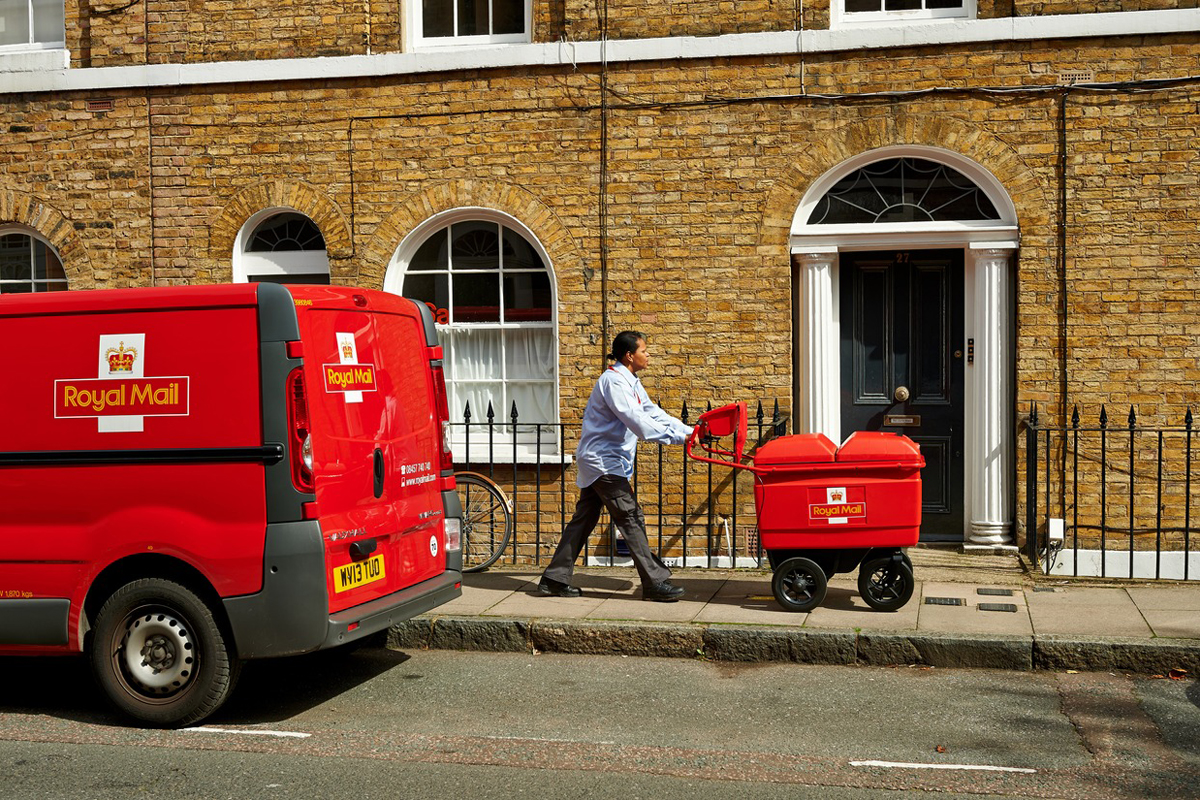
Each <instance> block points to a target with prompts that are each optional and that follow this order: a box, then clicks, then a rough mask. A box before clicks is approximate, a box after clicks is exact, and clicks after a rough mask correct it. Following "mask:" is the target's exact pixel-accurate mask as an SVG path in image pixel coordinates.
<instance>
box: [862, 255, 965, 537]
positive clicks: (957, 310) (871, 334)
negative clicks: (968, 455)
mask: <svg viewBox="0 0 1200 800" xmlns="http://www.w3.org/2000/svg"><path fill="white" fill-rule="evenodd" d="M839 295H840V309H839V310H840V312H841V369H842V436H843V437H846V436H849V435H850V433H851V432H852V431H858V430H870V431H874V430H885V431H896V432H898V433H903V434H904V435H906V436H908V437H909V438H911V439H912V440H913V441H915V442H917V443H918V444H919V445H920V446H921V454H922V455H924V456H925V465H926V466H925V469H924V470H922V472H921V491H922V498H921V499H922V522H921V540H922V541H960V540H961V539H962V538H963V362H964V360H965V359H964V354H963V352H962V348H963V342H962V335H963V254H962V251H961V250H914V251H908V250H905V251H897V252H871V253H847V254H843V255H842V257H841V261H840V268H839Z"/></svg>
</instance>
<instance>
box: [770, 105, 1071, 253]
mask: <svg viewBox="0 0 1200 800" xmlns="http://www.w3.org/2000/svg"><path fill="white" fill-rule="evenodd" d="M893 145H913V146H926V147H941V148H943V149H946V150H952V151H954V152H956V153H958V154H959V155H962V156H965V157H967V158H969V159H971V160H973V161H975V162H976V163H977V164H979V165H980V166H982V167H984V168H985V169H987V170H988V171H989V172H991V173H992V175H994V176H995V177H996V180H997V181H999V182H1000V184H1001V185H1002V186H1003V187H1004V189H1005V191H1007V192H1008V195H1009V197H1010V198H1012V201H1013V204H1014V205H1015V206H1016V209H1017V219H1018V221H1019V223H1020V225H1021V227H1022V228H1023V229H1026V230H1041V229H1046V226H1049V225H1050V224H1051V222H1052V214H1053V210H1054V202H1053V200H1052V198H1051V197H1050V196H1049V195H1048V194H1047V188H1046V187H1047V185H1048V184H1046V183H1045V182H1044V181H1041V180H1039V179H1038V176H1037V175H1036V174H1035V173H1034V171H1033V170H1032V169H1031V168H1030V167H1029V166H1028V165H1027V164H1026V163H1025V162H1024V161H1023V160H1022V159H1021V157H1020V155H1019V154H1018V153H1017V152H1016V150H1015V149H1013V147H1012V146H1010V145H1009V144H1007V143H1006V142H1005V141H1004V140H1002V139H1000V138H999V137H997V136H995V135H993V134H991V133H989V132H987V131H986V130H983V129H981V128H978V127H976V126H974V125H972V124H970V123H967V122H964V121H962V120H957V119H952V118H949V117H945V116H937V115H932V114H910V113H903V112H901V113H898V114H896V115H895V116H891V117H886V118H876V119H870V120H860V121H855V122H849V123H846V124H845V125H841V126H839V127H837V128H835V129H834V130H832V131H829V132H828V135H825V136H822V137H821V138H820V139H818V140H817V141H815V142H814V143H813V144H812V146H811V147H809V148H807V149H805V150H804V151H802V152H798V153H795V154H790V155H792V156H793V158H792V161H791V163H790V165H789V167H788V169H787V170H786V171H785V172H784V173H783V174H782V175H781V176H780V177H779V179H778V180H777V181H776V182H775V185H774V186H773V187H772V189H771V192H770V194H769V195H768V197H767V199H766V201H765V203H764V207H763V216H762V223H761V228H760V231H759V235H760V241H761V242H762V243H763V244H764V245H770V246H775V247H778V248H780V251H781V252H786V250H787V244H788V236H789V233H790V231H791V224H792V217H793V215H794V214H795V213H796V209H797V208H799V206H800V202H801V200H803V198H804V195H805V193H806V192H807V191H808V189H809V187H810V186H811V185H812V184H813V182H815V181H816V180H817V179H818V178H820V177H821V176H822V175H824V174H825V173H826V172H828V171H829V170H831V169H833V168H834V167H836V166H837V165H839V164H841V163H843V162H845V161H847V160H849V159H850V158H853V157H854V156H857V155H859V154H861V153H864V152H867V151H869V150H876V149H879V148H881V147H889V146H893Z"/></svg>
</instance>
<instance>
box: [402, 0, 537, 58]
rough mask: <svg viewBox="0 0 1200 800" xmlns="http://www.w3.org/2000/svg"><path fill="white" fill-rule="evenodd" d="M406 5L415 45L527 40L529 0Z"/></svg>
mask: <svg viewBox="0 0 1200 800" xmlns="http://www.w3.org/2000/svg"><path fill="white" fill-rule="evenodd" d="M406 5H407V7H408V9H409V14H408V21H409V26H408V29H409V30H410V31H412V44H413V45H414V46H416V47H438V46H446V45H469V44H509V43H520V42H528V41H529V40H530V36H529V31H530V23H531V19H532V13H531V9H532V6H533V4H532V2H531V0H420V2H412V3H408V4H406Z"/></svg>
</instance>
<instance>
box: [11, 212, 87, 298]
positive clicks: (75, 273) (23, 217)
mask: <svg viewBox="0 0 1200 800" xmlns="http://www.w3.org/2000/svg"><path fill="white" fill-rule="evenodd" d="M0 223H16V224H18V225H24V226H25V227H27V228H32V229H33V230H35V231H37V233H38V235H39V236H41V237H42V238H43V239H45V240H46V241H47V242H49V243H50V246H51V247H53V248H54V252H56V253H57V254H58V259H59V260H60V261H61V262H62V265H63V270H64V271H65V272H66V274H67V286H68V287H69V288H71V289H93V288H95V286H96V278H95V274H94V273H93V270H92V261H91V258H90V257H89V256H88V252H87V248H86V247H85V246H84V243H83V239H81V238H80V237H79V236H78V235H76V233H75V225H74V224H73V223H72V222H71V221H70V220H68V219H67V218H66V217H65V216H64V215H63V214H62V212H60V211H59V210H58V209H56V208H54V207H53V206H51V205H49V204H47V203H45V202H44V201H42V200H39V199H37V198H36V197H34V196H33V195H31V194H25V193H24V192H14V191H0Z"/></svg>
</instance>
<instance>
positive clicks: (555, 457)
mask: <svg viewBox="0 0 1200 800" xmlns="http://www.w3.org/2000/svg"><path fill="white" fill-rule="evenodd" d="M465 222H487V223H496V224H499V225H501V226H504V227H507V228H510V229H511V230H513V231H514V232H515V233H517V234H519V235H520V236H522V237H523V238H524V239H525V241H526V242H527V243H528V244H529V245H530V246H531V247H533V249H534V250H535V251H536V252H537V254H538V257H539V258H541V260H542V264H543V265H544V266H545V268H546V275H547V277H548V278H549V280H550V292H551V297H550V320H549V321H548V322H460V323H456V324H453V325H438V326H437V328H438V330H439V331H442V330H445V329H447V328H454V329H475V330H530V329H535V328H536V329H540V330H549V331H550V336H551V342H552V347H551V351H552V354H553V368H554V374H553V378H552V379H551V380H550V381H549V382H548V383H549V384H550V390H551V392H552V397H551V398H550V399H551V408H552V409H553V417H554V418H553V419H550V420H547V421H545V422H543V423H542V425H543V428H542V437H541V448H540V450H539V449H538V441H537V436H536V434H535V433H534V432H532V431H518V433H517V437H516V438H517V441H516V460H517V463H534V462H537V461H542V462H545V463H549V462H553V463H558V461H559V460H560V459H566V460H569V458H567V457H566V456H565V455H564V454H562V453H561V452H560V451H561V447H560V434H559V432H560V430H561V428H560V427H559V426H560V425H561V422H562V413H561V409H560V407H559V392H560V380H561V377H560V374H559V363H558V353H559V337H558V283H557V281H556V280H555V277H554V265H553V263H552V262H551V261H550V256H549V255H548V254H547V253H546V250H545V248H544V247H542V243H541V241H539V240H538V238H537V236H535V235H534V233H533V231H531V230H530V229H529V228H528V227H527V226H525V225H524V224H522V223H521V222H520V221H519V220H517V219H516V218H515V217H512V216H510V215H508V214H505V213H504V212H501V211H496V210H494V209H489V208H480V207H464V208H456V209H452V210H450V211H444V212H442V213H440V214H436V215H434V216H432V217H430V218H429V219H427V220H425V222H423V223H421V224H420V225H419V226H417V227H416V228H414V229H413V231H412V232H411V233H409V234H408V235H407V236H405V237H404V240H403V241H402V242H401V243H400V245H399V247H397V248H396V251H395V253H394V254H393V256H392V260H391V263H389V264H388V268H387V273H386V274H385V276H384V280H383V290H384V291H385V292H391V293H392V294H396V295H399V294H402V291H401V290H402V288H403V286H404V279H405V277H406V276H407V274H408V265H409V262H410V261H411V260H412V258H413V256H415V255H416V253H417V251H418V250H419V249H420V248H421V246H422V245H423V244H425V242H426V241H427V240H428V239H429V237H431V236H433V235H434V234H435V233H438V232H439V231H441V230H442V229H444V228H448V227H450V226H451V225H454V224H455V223H465ZM501 283H502V285H503V282H501ZM450 291H451V292H453V281H450ZM500 347H501V351H500V363H501V365H503V364H505V363H507V353H506V352H505V350H504V347H505V344H504V339H503V337H502V339H501V345H500ZM452 380H454V376H453V375H449V374H448V375H447V381H448V382H450V381H452ZM497 381H499V382H500V383H501V384H505V383H507V382H508V380H507V379H506V378H504V377H503V376H502V377H500V378H498V379H497ZM492 382H494V381H488V383H492ZM492 411H493V413H494V414H495V422H496V427H495V429H494V436H495V438H494V440H493V445H494V446H493V447H492V449H491V451H490V452H489V447H488V432H487V408H474V407H472V408H471V435H470V437H469V443H470V448H471V450H470V452H469V453H468V452H467V451H466V446H467V443H468V437H467V436H466V429H465V427H464V426H463V425H462V422H463V417H462V414H463V409H461V408H451V409H450V423H451V433H452V436H453V440H452V443H451V446H452V450H453V453H454V461H455V463H459V464H463V463H475V464H479V463H486V462H487V461H489V460H491V461H493V462H495V463H497V464H503V463H511V462H512V459H513V440H512V438H511V437H510V435H509V428H510V425H511V422H512V420H511V419H510V418H509V413H510V411H511V406H509V407H506V408H495V407H493V408H492ZM517 411H518V412H519V411H520V409H519V408H518V409H517ZM521 424H522V423H521V421H520V419H519V418H518V425H521ZM524 424H528V425H531V426H532V425H535V424H536V423H524ZM546 426H552V427H546Z"/></svg>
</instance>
